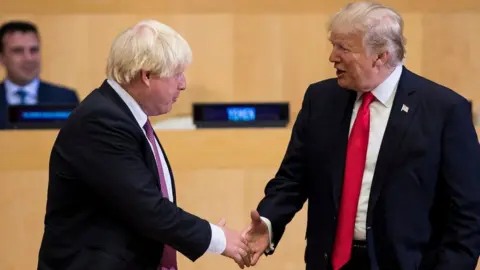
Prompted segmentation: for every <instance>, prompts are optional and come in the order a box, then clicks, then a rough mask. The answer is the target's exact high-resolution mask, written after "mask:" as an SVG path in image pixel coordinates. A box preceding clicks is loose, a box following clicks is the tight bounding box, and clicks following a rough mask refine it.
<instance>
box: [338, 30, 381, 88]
mask: <svg viewBox="0 0 480 270" xmlns="http://www.w3.org/2000/svg"><path fill="white" fill-rule="evenodd" d="M330 42H331V43H332V46H333V47H332V52H331V54H330V58H329V60H330V62H332V63H333V64H334V67H335V69H336V70H337V79H338V84H339V85H340V86H341V87H343V88H348V89H352V90H355V91H362V92H366V91H370V90H372V89H373V88H375V87H376V86H377V85H378V84H379V82H378V81H379V61H378V59H379V57H378V55H376V54H368V51H367V50H366V48H365V46H364V42H363V36H362V35H360V34H356V33H347V34H345V33H335V32H332V33H331V34H330Z"/></svg>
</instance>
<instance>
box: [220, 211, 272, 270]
mask: <svg viewBox="0 0 480 270" xmlns="http://www.w3.org/2000/svg"><path fill="white" fill-rule="evenodd" d="M250 218H251V223H250V224H249V225H248V226H247V228H245V229H244V230H243V232H242V234H238V233H236V232H234V231H231V230H230V229H228V228H226V227H225V220H224V219H222V220H221V221H220V222H219V223H218V225H219V226H220V227H221V228H222V229H223V231H224V233H225V237H226V239H227V247H226V248H225V251H224V252H223V253H222V255H224V256H226V257H229V258H232V259H233V260H234V261H235V262H236V263H237V264H238V266H239V267H240V268H241V269H244V268H245V267H250V266H254V265H256V264H257V262H258V259H259V258H260V256H261V255H262V254H263V253H264V252H265V250H266V249H267V247H268V244H269V243H270V239H269V233H268V228H267V225H266V224H265V223H264V222H263V221H262V220H261V218H260V215H259V214H258V212H257V211H252V212H251V213H250Z"/></svg>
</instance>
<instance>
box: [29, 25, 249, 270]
mask: <svg viewBox="0 0 480 270" xmlns="http://www.w3.org/2000/svg"><path fill="white" fill-rule="evenodd" d="M191 61H192V52H191V49H190V47H189V45H188V43H187V42H186V41H185V40H184V39H183V38H182V37H181V36H180V35H179V34H178V33H177V32H175V31H174V30H173V29H171V28H170V27H168V26H166V25H163V24H161V23H159V22H156V21H142V22H140V23H138V24H137V25H135V26H134V27H132V28H130V29H128V30H126V31H124V32H123V33H121V34H120V35H119V36H118V37H117V38H116V39H115V40H114V42H113V44H112V47H111V50H110V54H109V56H108V63H107V78H108V79H107V80H105V81H104V82H103V84H102V85H101V86H100V87H99V88H98V89H95V90H94V91H93V92H92V93H91V94H90V95H89V96H87V97H86V98H85V99H84V100H83V102H82V103H81V104H80V105H79V106H78V108H77V109H76V110H75V111H74V112H72V114H71V116H70V118H69V119H68V121H67V123H66V124H65V126H64V127H63V128H62V129H61V130H60V132H59V134H58V137H57V140H56V141H55V144H54V145H53V149H52V153H51V158H50V175H49V184H48V200H47V209H46V215H45V232H44V235H43V240H42V244H41V248H40V252H39V262H38V269H39V270H57V269H58V270H85V269H95V270H157V269H158V270H176V269H177V260H176V255H177V251H178V252H180V253H182V254H183V255H185V256H186V257H187V258H188V259H190V260H192V261H195V260H197V259H198V258H199V257H201V256H202V255H203V254H204V253H205V252H209V253H214V254H222V255H224V256H227V257H230V258H232V259H234V260H235V262H236V263H237V264H238V265H239V266H240V267H241V268H242V269H243V268H244V267H245V266H247V267H248V266H250V254H249V248H248V246H247V243H246V241H245V239H244V238H242V236H241V235H240V234H239V233H237V232H233V231H231V230H229V229H227V228H226V227H225V226H224V225H225V222H224V221H223V220H222V221H221V222H220V223H219V224H218V225H215V224H211V223H209V222H208V221H207V220H204V219H202V218H200V217H197V216H195V215H193V214H191V213H188V212H186V211H184V210H183V209H181V208H179V207H178V206H177V201H176V195H175V194H176V193H175V183H174V181H173V174H172V171H171V168H170V166H169V163H168V159H167V156H166V154H165V152H164V149H163V147H162V145H161V143H160V141H159V140H158V139H157V137H156V135H155V132H154V130H153V128H152V125H151V124H150V121H149V119H148V117H150V116H156V115H161V114H165V113H168V112H169V111H170V110H171V109H172V105H173V104H174V103H175V101H176V100H177V98H178V96H179V95H180V93H181V91H182V90H184V89H185V88H186V80H185V77H184V70H185V69H186V68H187V66H188V65H189V64H190V63H191Z"/></svg>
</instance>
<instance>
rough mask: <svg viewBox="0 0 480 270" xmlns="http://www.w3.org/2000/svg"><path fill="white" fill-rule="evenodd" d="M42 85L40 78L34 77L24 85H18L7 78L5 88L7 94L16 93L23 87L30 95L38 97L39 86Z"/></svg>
mask: <svg viewBox="0 0 480 270" xmlns="http://www.w3.org/2000/svg"><path fill="white" fill-rule="evenodd" d="M39 85H40V80H39V79H38V78H36V79H34V80H33V81H31V82H30V83H28V84H27V85H24V86H20V85H16V84H14V83H13V82H12V81H10V80H8V79H7V80H5V90H6V93H7V95H16V94H17V91H18V90H19V89H23V90H24V91H25V92H26V94H27V96H28V97H32V98H36V97H37V95H38V86H39Z"/></svg>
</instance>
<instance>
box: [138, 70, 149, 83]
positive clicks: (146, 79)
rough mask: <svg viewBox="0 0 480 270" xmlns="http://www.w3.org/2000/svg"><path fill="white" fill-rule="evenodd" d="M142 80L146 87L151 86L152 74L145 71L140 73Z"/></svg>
mask: <svg viewBox="0 0 480 270" xmlns="http://www.w3.org/2000/svg"><path fill="white" fill-rule="evenodd" d="M140 78H141V79H142V82H143V83H144V84H145V85H146V86H150V72H148V71H144V70H142V71H140Z"/></svg>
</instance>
